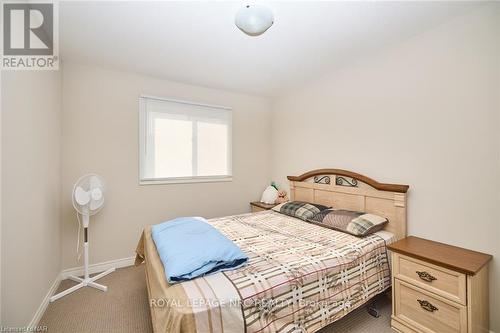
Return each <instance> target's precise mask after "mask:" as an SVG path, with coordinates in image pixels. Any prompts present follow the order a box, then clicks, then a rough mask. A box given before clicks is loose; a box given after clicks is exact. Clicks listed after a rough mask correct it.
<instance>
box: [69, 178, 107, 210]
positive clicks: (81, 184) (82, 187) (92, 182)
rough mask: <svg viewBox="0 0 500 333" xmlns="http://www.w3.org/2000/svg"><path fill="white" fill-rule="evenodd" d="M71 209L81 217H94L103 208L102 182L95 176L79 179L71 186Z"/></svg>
mask: <svg viewBox="0 0 500 333" xmlns="http://www.w3.org/2000/svg"><path fill="white" fill-rule="evenodd" d="M72 199H73V207H75V209H76V211H77V212H78V213H80V214H82V215H94V214H96V213H97V212H98V211H99V210H101V208H102V207H103V206H104V182H103V180H102V178H101V177H99V176H98V175H96V174H88V175H85V176H82V177H80V179H78V181H77V182H76V183H75V186H73V195H72Z"/></svg>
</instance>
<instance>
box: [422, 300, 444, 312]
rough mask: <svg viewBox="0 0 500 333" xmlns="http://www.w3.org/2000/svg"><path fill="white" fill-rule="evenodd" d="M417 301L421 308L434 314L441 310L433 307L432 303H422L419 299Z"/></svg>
mask: <svg viewBox="0 0 500 333" xmlns="http://www.w3.org/2000/svg"><path fill="white" fill-rule="evenodd" d="M417 301H418V303H419V304H420V307H421V308H422V309H424V310H426V311H429V312H434V311H437V310H439V309H438V308H436V307H435V306H434V305H432V304H431V303H429V302H427V301H422V300H420V299H417Z"/></svg>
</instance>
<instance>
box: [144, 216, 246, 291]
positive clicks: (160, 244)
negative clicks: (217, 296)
mask: <svg viewBox="0 0 500 333" xmlns="http://www.w3.org/2000/svg"><path fill="white" fill-rule="evenodd" d="M151 234H152V237H153V240H154V242H155V245H156V249H157V251H158V254H159V256H160V259H161V261H162V263H163V268H164V269H165V275H166V276H167V281H168V282H169V283H175V282H182V281H186V280H190V279H194V278H196V277H198V276H202V275H207V274H212V273H216V272H221V271H226V270H231V269H236V268H238V267H241V266H242V265H244V264H245V263H246V262H247V261H248V256H247V255H246V254H245V253H244V252H243V251H241V249H240V248H239V247H238V246H237V245H236V244H234V243H233V242H232V241H231V240H229V239H228V238H227V237H226V236H224V235H223V234H221V233H220V232H219V231H218V230H217V229H215V228H214V227H212V226H211V225H210V224H208V223H207V221H206V220H205V219H204V218H201V217H180V218H177V219H174V220H171V221H167V222H164V223H161V224H156V225H154V226H153V227H152V228H151Z"/></svg>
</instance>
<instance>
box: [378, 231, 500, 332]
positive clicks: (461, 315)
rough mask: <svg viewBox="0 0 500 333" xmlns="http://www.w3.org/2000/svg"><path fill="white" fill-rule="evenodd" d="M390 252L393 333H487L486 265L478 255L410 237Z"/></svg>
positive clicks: (390, 248)
mask: <svg viewBox="0 0 500 333" xmlns="http://www.w3.org/2000/svg"><path fill="white" fill-rule="evenodd" d="M388 249H389V250H391V251H393V252H392V275H393V277H392V286H393V288H392V321H391V325H392V328H393V329H394V330H396V331H398V332H403V333H406V332H412V333H414V332H425V333H448V332H460V333H479V332H481V333H482V332H485V333H487V332H489V322H488V321H489V306H488V262H489V261H490V260H491V258H492V256H491V255H489V254H484V253H480V252H476V251H471V250H466V249H462V248H459V247H455V246H451V245H446V244H442V243H437V242H433V241H429V240H426V239H422V238H418V237H413V236H411V237H407V238H404V239H402V240H400V241H398V242H396V243H394V244H391V245H389V246H388Z"/></svg>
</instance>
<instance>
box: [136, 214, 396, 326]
mask: <svg viewBox="0 0 500 333" xmlns="http://www.w3.org/2000/svg"><path fill="white" fill-rule="evenodd" d="M209 223H210V224H212V225H213V226H214V227H216V228H217V229H218V230H219V231H220V232H222V233H223V234H224V235H226V236H227V237H228V238H229V239H231V240H233V241H234V242H235V243H236V244H237V245H238V246H239V247H240V248H241V249H242V250H243V251H244V252H246V253H247V254H248V255H249V257H250V261H249V264H248V265H247V266H245V267H242V268H239V269H237V270H234V271H227V272H223V273H218V274H215V275H211V276H206V277H201V278H197V279H194V280H191V281H187V282H183V283H180V284H175V285H168V284H166V282H165V281H161V278H160V277H161V274H163V280H164V271H163V267H161V263H160V262H159V260H157V258H155V257H154V255H155V253H154V252H155V251H154V250H152V249H153V248H154V244H153V245H152V246H151V244H150V243H149V244H148V242H152V240H150V237H149V238H148V234H147V230H146V231H145V234H144V235H143V238H141V241H140V243H139V246H138V251H137V252H138V258H139V260H138V261H137V262H140V261H142V259H144V258H145V260H146V264H147V275H148V289H149V291H150V292H149V294H150V295H149V296H150V300H155V301H158V298H163V299H165V300H167V301H168V302H166V303H165V304H168V305H167V309H165V308H159V307H157V306H153V305H152V304H151V302H150V305H151V311H152V317H153V326H154V328H155V332H169V333H170V332H174V331H177V332H192V331H195V332H231V333H232V332H235V333H236V332H315V331H317V330H319V329H320V328H322V327H325V326H326V325H328V324H329V323H332V322H334V321H336V320H338V319H339V318H341V317H343V316H345V315H346V314H348V313H349V312H351V311H352V310H354V309H356V308H357V307H359V306H361V305H363V304H365V303H366V302H367V301H368V300H369V299H370V298H372V297H373V296H375V295H377V294H379V293H381V292H383V291H385V290H386V289H387V288H388V287H389V286H390V271H389V264H388V257H387V253H386V246H385V242H384V240H383V239H382V238H380V237H379V236H377V235H371V236H368V237H365V238H357V237H354V236H351V235H348V234H345V233H342V232H339V231H335V230H331V229H327V228H324V227H321V226H318V225H314V224H310V223H307V222H304V221H301V220H299V219H296V218H293V217H289V216H286V215H283V214H280V213H277V212H274V211H264V212H259V213H254V214H245V215H236V216H229V217H223V218H218V219H212V220H209ZM148 239H149V240H148ZM148 246H149V248H150V250H149V255H148V253H147V252H148V251H147V248H148ZM145 249H146V251H145ZM145 253H146V254H145ZM148 256H149V257H151V260H150V261H151V262H152V263H153V264H151V263H150V265H149V266H148ZM156 260H157V263H156V264H154V263H155V262H156ZM167 269H168V268H167ZM160 270H161V273H158V272H160ZM155 271H156V272H157V274H154V272H155ZM151 276H153V278H151ZM154 276H157V278H156V280H159V281H156V280H155V278H154ZM155 285H156V286H155ZM160 294H161V295H160ZM173 301H175V302H173Z"/></svg>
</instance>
